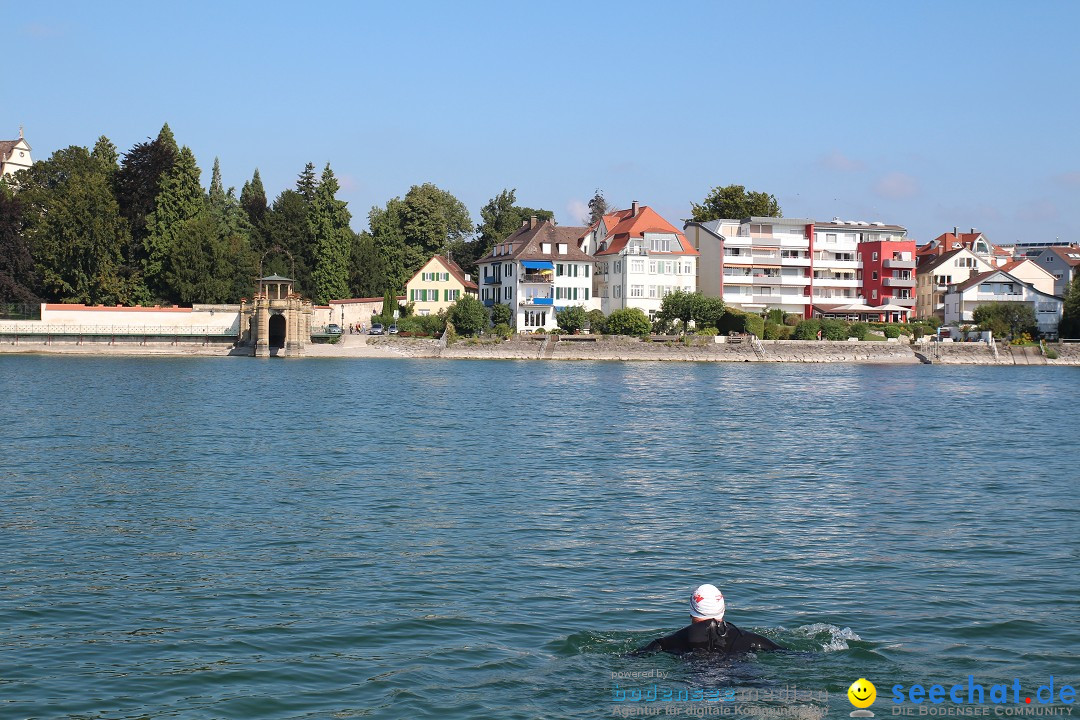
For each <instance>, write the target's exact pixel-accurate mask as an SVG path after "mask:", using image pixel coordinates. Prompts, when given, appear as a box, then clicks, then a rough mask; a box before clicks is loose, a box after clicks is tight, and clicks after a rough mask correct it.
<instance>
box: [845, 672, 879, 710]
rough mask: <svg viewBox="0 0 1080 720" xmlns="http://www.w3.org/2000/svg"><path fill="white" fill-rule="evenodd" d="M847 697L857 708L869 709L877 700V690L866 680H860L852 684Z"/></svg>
mask: <svg viewBox="0 0 1080 720" xmlns="http://www.w3.org/2000/svg"><path fill="white" fill-rule="evenodd" d="M847 697H848V700H850V701H851V704H852V705H854V706H855V707H857V708H868V707H870V706H871V705H873V704H874V700H876V699H877V688H876V687H874V683H872V682H870V681H869V680H867V679H866V678H859V679H858V680H856V681H855V682H853V683H851V687H849V688H848V690H847Z"/></svg>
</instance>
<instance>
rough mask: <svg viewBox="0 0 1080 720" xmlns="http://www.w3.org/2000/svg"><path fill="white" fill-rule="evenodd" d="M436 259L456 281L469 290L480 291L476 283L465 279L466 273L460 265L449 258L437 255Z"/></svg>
mask: <svg viewBox="0 0 1080 720" xmlns="http://www.w3.org/2000/svg"><path fill="white" fill-rule="evenodd" d="M434 259H435V260H438V261H439V262H440V263H442V266H443V267H444V268H446V269H447V270H449V271H450V274H451V275H453V276H454V279H455V280H457V281H458V282H459V283H461V284H462V285H464V286H465V288H466V289H467V290H479V287H478V286H477V284H476V283H474V282H473V281H472V280H466V279H465V271H464V270H462V269H461V266H460V265H458V264H457V263H456V262H454V261H453V260H450V259H449V258H446V257H443V256H442V255H435V256H434Z"/></svg>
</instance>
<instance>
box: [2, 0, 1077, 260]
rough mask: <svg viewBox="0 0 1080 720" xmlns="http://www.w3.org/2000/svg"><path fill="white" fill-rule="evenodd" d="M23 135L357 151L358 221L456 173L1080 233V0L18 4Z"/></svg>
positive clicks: (514, 182) (675, 206)
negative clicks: (724, 192) (168, 138)
mask: <svg viewBox="0 0 1080 720" xmlns="http://www.w3.org/2000/svg"><path fill="white" fill-rule="evenodd" d="M0 8H2V10H3V17H4V18H5V20H6V21H7V22H6V23H5V29H6V32H5V38H6V42H7V47H6V51H5V53H4V61H3V64H4V66H5V70H6V72H5V73H4V78H5V102H4V103H3V105H2V106H0V136H9V137H14V136H15V135H16V133H17V131H18V127H19V125H20V124H23V125H25V128H26V137H27V140H28V142H29V143H30V144H31V146H32V147H33V149H34V156H35V158H37V159H44V158H46V157H48V156H49V155H50V154H51V153H52V152H53V151H55V150H57V149H59V148H62V147H65V146H68V145H72V144H78V145H92V144H93V142H94V140H95V139H96V138H97V137H98V136H99V135H102V134H104V135H107V136H108V137H109V138H110V139H112V141H113V142H114V143H116V145H117V146H118V147H119V148H120V150H121V151H124V150H127V149H128V148H130V147H131V146H132V145H133V144H134V143H136V142H139V141H141V140H144V139H146V138H147V137H148V136H154V135H156V134H157V131H158V129H159V128H160V127H161V125H162V123H163V122H168V123H169V124H170V126H171V127H172V128H173V131H174V133H175V134H176V138H177V140H178V141H179V142H180V143H181V144H186V145H188V146H190V147H191V148H192V150H194V152H195V155H196V157H197V158H198V161H199V164H200V166H201V167H202V169H203V182H204V184H206V183H208V182H209V170H210V167H211V165H212V163H213V159H214V157H215V156H218V157H220V159H221V166H222V171H223V174H224V178H225V182H226V184H227V185H235V186H236V187H237V188H239V187H240V186H241V185H242V184H243V182H244V181H245V180H246V179H248V178H249V177H250V176H251V173H252V171H253V170H254V169H255V168H256V167H258V168H259V170H260V172H261V174H262V177H263V181H264V183H265V185H266V189H267V193H268V195H270V196H271V198H273V197H274V196H276V195H277V193H278V192H280V191H281V190H282V189H284V188H286V187H290V186H292V185H293V183H294V182H295V179H296V175H297V174H298V173H299V172H300V170H301V169H303V167H304V164H305V163H307V162H308V161H311V162H314V163H315V164H316V165H317V166H319V167H320V168H321V167H322V166H323V165H324V164H325V163H326V162H330V163H331V165H332V167H333V168H334V170H335V172H336V173H337V175H338V177H339V178H340V179H341V182H342V188H343V189H342V192H341V197H342V198H343V199H345V200H347V201H348V202H349V207H350V209H351V211H352V213H353V216H354V221H353V225H354V227H355V228H356V229H362V228H364V227H366V225H367V213H368V210H369V209H370V208H371V206H372V205H375V204H383V203H385V202H386V201H387V200H388V199H389V198H391V197H394V196H398V195H403V194H404V193H405V192H406V191H407V190H408V189H409V187H410V186H411V185H413V184H418V183H422V182H434V183H435V184H437V185H439V186H440V187H442V188H444V189H446V190H449V191H450V192H452V193H454V194H455V195H456V196H457V197H459V198H460V199H461V200H462V201H464V202H465V204H466V205H467V206H468V207H469V210H470V212H471V213H472V215H473V219H474V221H476V220H477V219H478V218H479V210H480V207H481V206H482V205H483V204H484V203H485V202H486V201H487V199H488V198H490V197H492V196H493V195H494V194H496V193H497V192H499V190H501V189H502V188H504V187H515V188H517V191H518V201H519V203H521V204H525V205H531V206H533V207H544V208H549V209H551V210H554V211H555V213H556V217H557V219H558V221H559V222H560V223H562V224H573V223H577V222H579V221H580V219H581V216H582V215H583V213H584V203H585V202H586V201H587V199H588V198H589V197H591V195H592V192H593V190H594V189H595V188H601V189H602V190H603V192H604V194H605V196H606V197H607V198H608V200H609V201H611V202H612V203H613V204H614V205H616V206H618V207H625V206H627V205H629V203H630V202H631V201H632V200H639V201H641V202H642V203H645V204H649V205H652V206H653V207H654V208H656V209H657V210H659V211H660V212H661V213H662V214H665V215H666V216H667V217H668V219H669V220H671V221H673V222H676V223H678V221H679V219H681V218H684V217H687V216H689V211H690V203H691V201H700V200H701V199H702V198H703V197H704V196H705V194H706V193H707V192H708V190H709V189H710V188H711V187H712V186H715V185H726V184H729V183H739V184H743V185H746V186H747V187H749V188H751V189H757V190H765V191H768V192H772V193H774V194H775V195H776V196H777V198H778V199H779V200H780V204H781V206H782V207H783V210H784V214H785V215H787V216H789V217H812V218H816V219H829V218H832V217H833V216H839V217H841V218H844V219H861V220H870V221H872V220H882V221H885V222H892V223H899V224H902V225H905V226H907V227H908V228H909V231H910V234H911V236H913V237H914V238H916V239H917V240H919V241H920V242H924V241H926V240H929V239H931V238H933V237H934V236H936V235H938V234H939V233H941V232H944V231H945V230H951V228H952V227H953V226H954V225H958V226H961V227H963V228H965V229H966V228H969V227H972V226H974V227H977V228H979V229H980V230H982V231H983V232H985V233H987V235H988V236H989V237H990V239H991V240H994V241H999V242H1006V241H1015V240H1029V241H1034V240H1046V239H1053V238H1055V237H1060V238H1062V239H1072V240H1080V219H1078V215H1077V212H1076V209H1075V206H1076V200H1077V198H1078V197H1080V142H1078V140H1077V125H1078V120H1080V79H1078V71H1080V50H1078V48H1080V43H1078V42H1077V41H1076V38H1075V34H1076V30H1077V28H1080V3H1076V2H1034V3H1019V2H1008V3H1007V2H893V3H886V2H832V3H828V2H823V3H806V2H793V3H766V2H761V3H758V2H737V3H736V2H728V3H721V2H700V3H696V2H682V3H661V2H652V3H641V2H612V3H588V2H545V3H543V4H541V3H531V4H525V3H512V2H491V3H487V2H468V1H466V2H437V3H436V2H430V3H426V2H382V3H373V2H368V3H361V2H339V3H275V2H246V3H240V2H228V1H220V0H219V1H218V2H176V3H142V2H140V3H135V2H130V3H122V2H104V3H88V2H66V3H57V2H40V3H27V2H13V1H9V0H0Z"/></svg>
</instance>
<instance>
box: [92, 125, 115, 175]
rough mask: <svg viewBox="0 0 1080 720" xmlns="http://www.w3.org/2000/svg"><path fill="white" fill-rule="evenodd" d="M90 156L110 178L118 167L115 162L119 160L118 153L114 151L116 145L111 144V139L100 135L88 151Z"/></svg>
mask: <svg viewBox="0 0 1080 720" xmlns="http://www.w3.org/2000/svg"><path fill="white" fill-rule="evenodd" d="M90 157H92V158H94V160H95V161H96V162H97V163H98V164H99V165H100V166H101V169H102V170H103V171H104V172H105V174H106V175H108V176H109V178H110V179H112V177H113V175H114V174H115V173H116V172H117V171H118V170H119V169H120V166H119V165H118V164H117V163H118V162H119V160H120V155H119V153H117V152H116V146H115V145H113V142H112V140H110V139H109V138H107V137H105V136H104V135H102V136H101V137H99V138H98V139H97V142H96V143H94V149H93V150H92V151H91V152H90Z"/></svg>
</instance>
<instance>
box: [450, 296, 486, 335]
mask: <svg viewBox="0 0 1080 720" xmlns="http://www.w3.org/2000/svg"><path fill="white" fill-rule="evenodd" d="M446 319H447V320H449V321H450V322H452V323H453V324H454V329H455V330H456V331H457V332H458V333H459V334H461V335H478V334H479V333H480V332H481V331H482V330H483V329H484V328H486V327H487V324H488V313H487V308H485V307H484V303H482V302H480V301H479V300H478V299H477V298H475V297H473V296H472V295H462V296H461V297H460V298H458V299H457V301H456V302H455V303H454V304H453V305H451V306H450V307H449V308H448V309H447V311H446Z"/></svg>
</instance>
